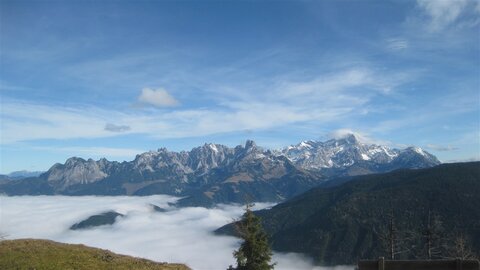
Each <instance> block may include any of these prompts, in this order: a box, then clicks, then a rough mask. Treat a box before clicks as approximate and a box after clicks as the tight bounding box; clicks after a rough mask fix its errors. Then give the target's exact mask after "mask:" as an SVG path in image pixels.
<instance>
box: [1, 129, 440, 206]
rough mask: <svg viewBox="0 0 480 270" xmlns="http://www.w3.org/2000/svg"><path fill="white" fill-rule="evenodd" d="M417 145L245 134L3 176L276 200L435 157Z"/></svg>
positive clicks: (140, 191) (28, 182)
mask: <svg viewBox="0 0 480 270" xmlns="http://www.w3.org/2000/svg"><path fill="white" fill-rule="evenodd" d="M439 163H440V162H439V161H438V159H436V158H435V157H434V156H433V155H431V154H429V153H427V152H426V151H424V150H422V149H420V148H415V147H413V148H407V149H404V150H397V149H390V148H388V147H385V146H378V145H367V144H364V143H361V142H360V141H359V140H358V139H357V138H356V137H355V136H353V135H349V136H346V137H345V138H341V139H332V140H329V141H326V142H316V141H305V142H301V143H299V144H297V145H295V146H289V147H287V148H285V149H283V150H277V151H271V150H268V149H263V148H261V147H259V146H257V145H256V144H255V142H254V141H251V140H248V141H247V142H246V143H245V145H238V146H236V147H234V148H230V147H227V146H225V145H220V144H213V143H209V144H204V145H203V146H199V147H195V148H193V149H192V150H190V151H181V152H173V151H168V150H167V149H166V148H160V149H158V150H157V151H149V152H145V153H142V154H139V155H137V156H136V157H135V159H134V160H132V161H129V162H121V163H120V162H116V161H113V162H112V161H108V160H106V159H105V158H102V159H100V160H98V161H95V160H92V159H88V160H85V159H82V158H78V157H72V158H69V159H68V160H67V161H66V162H65V163H64V164H60V163H57V164H55V165H53V166H52V167H51V168H50V169H49V170H48V171H47V172H45V173H43V174H41V175H40V176H38V177H33V178H27V179H24V181H21V182H18V181H17V183H13V182H11V181H6V182H5V181H3V182H0V192H1V191H3V192H5V193H7V194H65V195H151V194H170V195H179V196H185V197H186V198H184V199H183V200H181V201H180V203H181V204H183V205H208V206H210V205H213V204H215V203H219V202H222V203H230V202H245V201H280V200H283V199H285V198H289V197H291V196H293V195H296V194H299V193H301V192H303V191H306V190H307V189H309V188H311V187H313V186H315V185H317V184H319V183H321V182H323V181H326V180H327V179H328V178H329V177H332V176H339V175H359V174H369V173H376V172H386V171H390V170H393V169H397V168H425V167H431V166H435V165H437V164H439Z"/></svg>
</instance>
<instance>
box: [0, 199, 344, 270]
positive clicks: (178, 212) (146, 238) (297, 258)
mask: <svg viewBox="0 0 480 270" xmlns="http://www.w3.org/2000/svg"><path fill="white" fill-rule="evenodd" d="M177 199H178V198H176V197H172V196H165V195H154V196H146V197H127V196H116V197H99V196H82V197H68V196H15V197H0V232H1V233H2V234H4V235H6V238H7V239H18V238H42V239H50V240H54V241H59V242H64V243H75V244H84V245H88V246H92V247H99V248H104V249H109V250H111V251H113V252H116V253H120V254H127V255H132V256H138V257H143V258H147V259H151V260H155V261H168V262H179V263H185V264H187V265H188V266H189V267H191V268H192V269H200V270H202V269H212V270H215V269H219V270H220V269H226V268H227V267H228V266H229V265H231V264H234V258H233V256H232V252H233V251H234V250H235V249H237V248H238V246H239V243H240V241H239V240H238V239H236V238H234V237H229V236H216V235H214V234H213V233H212V231H214V230H215V229H217V228H218V227H221V226H223V225H225V224H227V223H229V222H231V221H232V220H233V219H237V218H239V217H240V216H241V215H242V213H243V211H244V207H243V206H240V205H219V206H218V207H216V208H213V209H207V208H203V207H186V208H175V207H173V206H171V204H169V203H172V202H175V201H176V200H177ZM152 205H156V206H158V207H161V208H163V209H165V210H166V211H165V212H158V211H155V210H154V208H153V207H152ZM271 206H272V204H265V203H260V204H256V205H255V206H254V209H262V208H267V207H271ZM106 211H116V212H118V213H120V214H123V215H124V216H123V217H117V219H116V221H115V223H114V224H113V225H103V226H99V227H91V228H86V229H83V230H75V231H74V230H70V229H69V228H70V227H71V226H72V225H73V224H75V223H78V222H80V221H82V220H85V219H86V218H88V217H89V216H92V215H95V214H99V213H103V212H106ZM273 261H275V262H277V265H276V267H275V269H285V270H287V269H299V270H302V269H305V270H306V269H318V270H320V269H322V270H323V269H337V270H339V269H342V270H343V269H353V267H344V266H338V267H318V266H316V267H315V266H313V265H312V263H311V260H310V259H308V258H306V257H304V256H302V255H300V254H294V253H290V254H281V253H274V256H273Z"/></svg>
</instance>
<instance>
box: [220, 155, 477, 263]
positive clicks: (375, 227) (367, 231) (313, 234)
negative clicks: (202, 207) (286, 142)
mask: <svg viewBox="0 0 480 270" xmlns="http://www.w3.org/2000/svg"><path fill="white" fill-rule="evenodd" d="M429 210H430V212H431V216H432V217H435V220H438V221H441V222H443V225H442V226H441V227H442V230H441V233H440V232H439V233H438V234H439V235H440V237H441V238H442V239H439V240H438V241H437V242H438V243H437V242H436V243H435V244H436V245H438V246H439V247H438V249H437V250H438V251H439V252H440V251H441V253H439V254H436V255H435V256H437V258H440V257H444V256H448V255H449V254H452V252H453V251H452V250H451V249H449V248H447V247H440V245H443V246H445V245H446V246H450V247H452V246H453V241H454V240H455V238H456V237H457V238H458V236H459V235H463V236H465V238H466V239H467V240H468V242H469V243H470V245H471V247H472V249H473V250H474V251H475V252H476V253H477V254H478V253H479V251H480V162H472V163H456V164H444V165H439V166H437V167H434V168H429V169H419V170H398V171H394V172H390V173H386V174H377V175H365V176H359V177H354V178H352V179H351V181H349V182H347V183H345V184H343V185H340V186H335V187H324V188H322V187H320V188H315V189H312V190H310V191H308V192H306V193H304V194H302V195H300V196H297V197H295V198H293V199H291V200H289V201H287V202H285V203H282V204H279V205H277V206H275V207H273V208H272V209H271V210H264V211H259V212H258V215H260V216H261V217H262V218H263V224H264V227H265V229H266V230H267V232H268V233H269V234H270V236H271V241H272V246H273V249H274V250H277V251H293V252H302V253H306V254H308V255H310V256H312V257H313V258H314V259H315V260H316V261H317V262H318V263H321V264H351V263H355V262H356V261H357V260H358V259H367V258H372V259H374V258H377V257H378V256H385V257H388V253H387V252H386V250H387V246H385V245H384V243H385V242H386V241H385V239H384V238H385V237H387V236H388V229H387V228H388V224H389V220H390V218H389V216H390V215H391V214H390V213H391V212H392V211H393V216H394V218H393V220H394V222H395V227H396V228H397V230H398V231H397V233H396V237H397V238H398V239H399V240H397V241H396V245H397V247H396V248H397V250H405V249H407V248H408V249H410V250H409V251H408V252H404V253H402V254H398V255H397V258H408V257H410V258H413V257H425V256H426V255H425V254H426V253H425V251H424V249H423V247H424V246H425V245H424V241H422V239H423V238H422V232H424V231H425V228H426V224H427V220H428V212H429ZM227 231H228V228H225V227H224V228H221V229H220V230H219V232H227ZM407 236H408V237H409V238H410V239H409V240H408V241H406V240H405V239H406V238H407ZM440 242H442V243H441V244H440Z"/></svg>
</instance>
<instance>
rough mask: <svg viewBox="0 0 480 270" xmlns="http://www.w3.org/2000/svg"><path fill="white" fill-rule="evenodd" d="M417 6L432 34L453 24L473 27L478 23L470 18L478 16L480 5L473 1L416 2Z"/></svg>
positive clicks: (436, 0) (428, 0)
mask: <svg viewBox="0 0 480 270" xmlns="http://www.w3.org/2000/svg"><path fill="white" fill-rule="evenodd" d="M417 5H418V7H419V8H420V9H421V10H422V11H423V13H424V15H425V16H426V22H427V24H428V28H429V30H430V31H432V32H437V31H441V30H443V29H445V28H447V27H450V26H452V25H453V24H455V23H457V24H458V25H460V26H462V25H469V26H474V25H476V24H478V23H479V22H480V21H479V20H478V17H477V18H472V17H471V15H473V16H474V17H476V16H478V14H480V8H479V6H480V4H479V2H478V1H475V0H448V1H447V0H417ZM462 16H463V17H464V18H462ZM472 19H473V20H472Z"/></svg>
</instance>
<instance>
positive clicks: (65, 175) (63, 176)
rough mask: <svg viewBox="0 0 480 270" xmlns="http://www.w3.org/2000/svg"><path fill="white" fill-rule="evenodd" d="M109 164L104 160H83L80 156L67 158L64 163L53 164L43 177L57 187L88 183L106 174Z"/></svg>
mask: <svg viewBox="0 0 480 270" xmlns="http://www.w3.org/2000/svg"><path fill="white" fill-rule="evenodd" d="M107 166H109V164H108V163H106V162H105V161H104V160H99V161H94V160H92V159H89V160H87V161H85V160H84V159H81V158H75V157H73V158H69V159H68V160H67V161H66V162H65V164H64V165H62V164H58V163H57V164H55V165H53V167H52V168H50V170H48V172H46V175H45V177H46V178H47V180H48V182H49V183H51V184H52V185H53V186H54V187H56V188H57V189H60V190H61V189H64V188H65V187H67V186H71V185H74V184H89V183H92V182H96V181H98V180H101V179H104V178H105V177H107V176H108V174H107V173H105V169H106V167H107Z"/></svg>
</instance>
